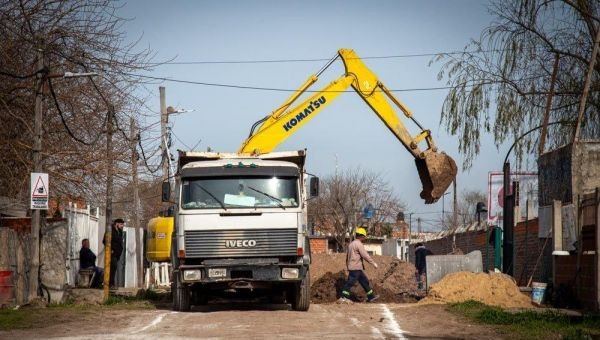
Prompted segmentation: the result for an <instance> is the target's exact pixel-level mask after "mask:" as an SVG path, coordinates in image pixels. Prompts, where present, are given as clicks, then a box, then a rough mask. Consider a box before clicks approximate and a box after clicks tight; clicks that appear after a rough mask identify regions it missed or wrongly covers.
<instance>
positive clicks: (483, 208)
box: [475, 202, 490, 271]
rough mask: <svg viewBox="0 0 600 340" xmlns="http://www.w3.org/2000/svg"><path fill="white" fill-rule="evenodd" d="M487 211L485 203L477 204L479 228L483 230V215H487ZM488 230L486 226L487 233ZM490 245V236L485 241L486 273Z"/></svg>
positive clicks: (476, 211)
mask: <svg viewBox="0 0 600 340" xmlns="http://www.w3.org/2000/svg"><path fill="white" fill-rule="evenodd" d="M487 211H488V210H487V207H486V205H485V203H483V202H477V205H476V207H475V213H476V214H477V228H481V213H486V212H487ZM487 229H488V228H487V225H486V228H485V230H486V232H487ZM486 235H487V233H486ZM489 244H490V242H489V236H488V237H486V240H485V270H486V271H487V270H488V267H489V261H490V254H489Z"/></svg>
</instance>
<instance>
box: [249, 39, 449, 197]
mask: <svg viewBox="0 0 600 340" xmlns="http://www.w3.org/2000/svg"><path fill="white" fill-rule="evenodd" d="M337 58H341V59H342V61H343V62H344V66H345V68H346V72H345V73H344V74H343V75H342V76H341V77H339V78H338V79H336V80H334V81H332V82H331V83H329V84H328V85H327V86H325V87H324V88H323V89H321V90H320V91H318V92H316V93H315V94H314V95H312V96H310V97H309V98H308V99H306V100H304V101H303V102H301V103H299V104H297V105H296V106H293V107H292V104H294V102H296V100H298V98H299V97H300V96H301V95H302V94H303V93H305V92H306V91H307V90H308V88H309V87H310V86H311V85H313V84H314V83H315V82H316V81H317V80H318V79H319V76H320V75H321V74H322V73H323V72H324V71H325V70H326V69H327V68H328V67H329V66H330V65H331V64H332V63H333V62H334V61H335V60H336V59H337ZM350 86H352V88H353V89H354V90H355V91H356V93H358V94H359V95H360V97H361V98H362V99H363V100H364V101H365V102H366V103H367V105H369V107H371V109H372V110H373V112H375V114H376V115H377V117H379V119H381V121H382V122H383V123H384V124H385V126H387V128H388V129H389V130H390V131H391V132H392V133H393V134H394V136H396V138H398V140H399V141H400V142H401V143H402V145H404V147H405V148H406V150H408V152H410V153H411V154H412V155H413V156H414V158H415V163H416V165H417V170H418V172H419V178H420V180H421V184H422V185H423V190H422V191H421V198H423V199H424V200H425V203H426V204H431V203H435V202H436V201H437V200H438V199H439V198H440V197H441V196H442V195H443V194H444V192H446V189H447V188H448V186H449V185H450V184H451V183H452V181H454V178H455V177H456V171H457V168H456V163H455V162H454V160H453V159H452V158H451V157H449V156H448V155H446V154H445V153H443V152H438V150H437V147H436V146H435V144H434V142H433V139H432V137H431V132H430V131H429V130H426V129H424V128H423V127H422V126H421V124H419V122H417V120H416V119H415V118H414V117H413V113H412V112H411V111H410V110H409V109H408V108H407V107H406V106H404V104H402V102H400V100H398V99H397V98H396V97H395V96H394V95H393V94H392V92H391V91H390V90H389V89H388V88H387V87H385V85H383V84H382V83H381V81H379V79H378V78H377V76H376V75H375V74H374V73H373V72H372V71H371V70H369V69H368V68H367V66H366V65H365V64H364V63H363V62H362V60H361V59H360V58H359V57H358V55H357V54H356V53H355V52H354V51H353V50H350V49H340V50H339V51H338V54H337V55H336V56H335V57H334V58H333V59H331V60H330V61H329V62H328V63H327V64H326V65H325V66H324V67H323V68H322V69H321V70H319V72H317V73H316V74H314V75H311V76H310V77H309V78H308V80H307V81H306V82H305V83H304V84H303V85H302V86H301V87H300V89H298V90H297V91H296V92H295V93H294V94H292V96H290V97H289V98H288V99H287V100H286V101H285V102H284V104H283V105H281V106H280V107H279V108H278V109H277V110H275V111H273V112H272V113H271V114H270V115H268V116H266V117H264V118H263V119H261V120H259V121H258V122H256V123H254V125H253V126H252V129H251V131H250V135H249V136H248V138H247V139H246V140H245V141H244V143H243V144H242V146H241V147H240V149H239V151H238V152H239V153H247V154H252V155H260V154H264V153H269V152H271V151H273V149H275V148H276V147H277V146H278V145H279V144H281V143H282V142H283V141H284V140H285V139H287V138H288V137H289V136H291V135H292V134H293V133H294V132H296V131H297V130H298V129H300V128H301V127H302V126H303V125H304V124H306V123H307V122H308V121H309V120H311V119H312V118H313V117H314V116H316V115H317V114H318V113H319V112H321V110H323V109H324V108H325V107H326V106H327V105H328V104H329V103H331V102H332V101H333V100H334V99H336V98H337V97H338V96H339V95H340V94H341V93H343V92H344V91H346V90H347V89H348V87H350ZM391 104H394V105H395V106H396V107H398V108H399V109H400V110H401V111H402V112H403V113H404V116H406V118H409V119H411V120H412V121H413V122H414V123H415V124H416V125H417V126H418V127H419V128H420V130H421V131H420V132H419V133H418V134H417V135H416V136H415V137H412V136H411V135H410V133H409V132H408V131H407V129H406V127H405V125H404V124H403V123H402V121H401V119H400V117H399V116H398V115H397V114H396V112H395V111H394V108H393V106H392V105H391ZM422 141H425V143H426V147H424V148H420V147H419V143H421V142H422Z"/></svg>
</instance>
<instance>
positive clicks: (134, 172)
mask: <svg viewBox="0 0 600 340" xmlns="http://www.w3.org/2000/svg"><path fill="white" fill-rule="evenodd" d="M129 123H130V128H129V131H130V134H131V135H130V138H129V139H130V140H131V177H132V182H133V183H132V185H133V209H132V211H133V216H132V217H133V218H132V219H131V220H132V222H133V226H134V228H135V229H134V230H135V256H136V259H137V275H136V276H137V286H138V288H142V286H143V282H144V259H143V258H142V256H143V254H142V236H141V235H140V230H141V228H140V225H139V223H140V219H139V206H140V195H139V190H138V154H137V142H138V133H137V127H136V126H135V119H133V117H131V118H129Z"/></svg>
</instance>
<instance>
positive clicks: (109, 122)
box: [104, 105, 114, 301]
mask: <svg viewBox="0 0 600 340" xmlns="http://www.w3.org/2000/svg"><path fill="white" fill-rule="evenodd" d="M113 114H114V107H113V106H112V105H110V106H109V107H108V113H107V115H108V117H107V118H106V214H105V216H106V232H105V234H104V301H106V300H107V299H108V293H109V288H110V287H109V286H110V260H111V245H110V244H111V242H112V221H111V220H112V195H113V192H112V191H113V154H112V135H113Z"/></svg>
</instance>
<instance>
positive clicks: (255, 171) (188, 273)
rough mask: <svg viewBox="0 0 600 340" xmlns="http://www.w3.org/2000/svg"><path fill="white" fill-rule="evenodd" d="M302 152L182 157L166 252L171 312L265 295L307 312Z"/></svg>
mask: <svg viewBox="0 0 600 340" xmlns="http://www.w3.org/2000/svg"><path fill="white" fill-rule="evenodd" d="M304 160H305V151H291V152H271V153H268V154H262V155H257V156H249V155H241V154H237V153H216V152H184V151H180V152H179V160H178V172H177V174H176V181H175V183H176V184H175V185H176V186H175V190H174V192H175V196H174V197H170V192H171V190H170V188H169V184H168V182H165V184H164V185H163V200H171V201H172V202H173V203H174V207H173V215H174V220H175V231H174V234H173V243H172V245H171V249H172V255H171V262H172V265H173V278H172V292H173V306H174V309H175V310H179V311H185V310H189V309H190V305H191V304H202V303H206V302H207V300H208V299H209V297H211V296H216V295H219V294H221V293H224V292H238V293H241V294H244V292H246V293H248V292H260V291H263V292H266V293H267V294H268V295H270V296H279V297H281V299H282V300H283V299H285V300H286V301H287V302H288V303H290V304H291V306H292V309H293V310H299V311H306V310H308V308H309V304H310V283H309V264H310V250H309V241H308V238H307V236H308V234H307V218H306V210H307V205H306V200H307V198H308V197H309V196H316V195H317V193H318V178H316V177H311V178H310V181H307V180H306V179H307V174H306V172H305V171H304Z"/></svg>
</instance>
